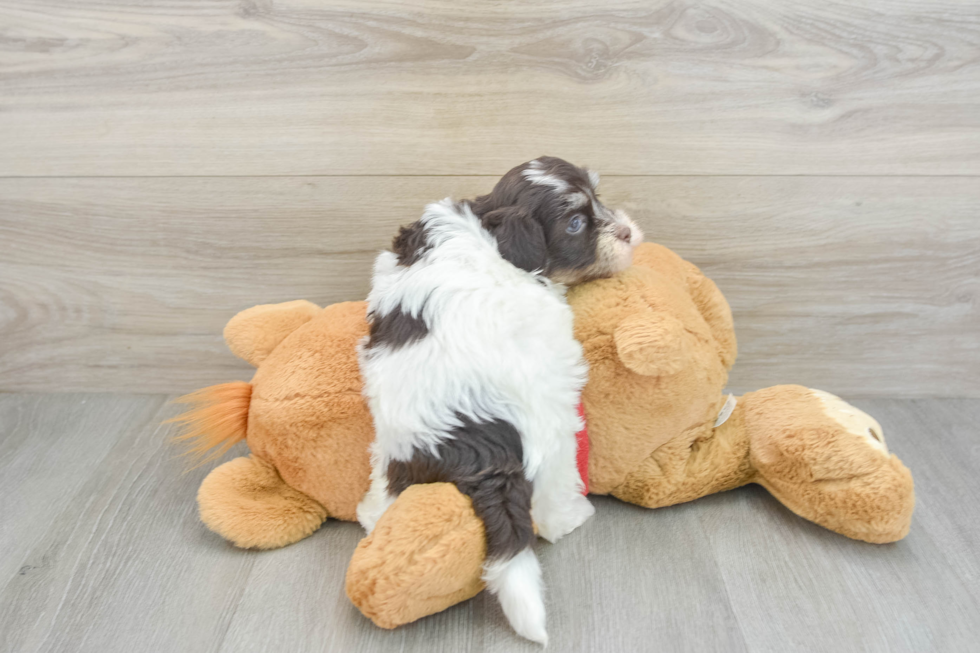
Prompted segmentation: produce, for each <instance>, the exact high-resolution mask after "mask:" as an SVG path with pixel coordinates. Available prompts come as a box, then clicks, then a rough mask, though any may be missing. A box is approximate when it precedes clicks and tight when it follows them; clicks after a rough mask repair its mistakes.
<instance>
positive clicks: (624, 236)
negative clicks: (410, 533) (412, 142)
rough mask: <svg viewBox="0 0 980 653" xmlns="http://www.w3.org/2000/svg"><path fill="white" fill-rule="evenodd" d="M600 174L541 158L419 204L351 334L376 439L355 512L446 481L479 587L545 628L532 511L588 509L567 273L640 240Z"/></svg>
mask: <svg viewBox="0 0 980 653" xmlns="http://www.w3.org/2000/svg"><path fill="white" fill-rule="evenodd" d="M596 181H597V177H595V176H594V175H590V174H589V173H588V172H587V171H586V170H583V169H581V168H577V167H575V166H573V165H571V164H570V163H567V162H565V161H562V160H561V159H555V158H550V157H542V158H540V159H536V160H534V161H531V162H529V163H526V164H523V165H521V166H518V167H517V168H514V169H513V170H511V171H510V172H508V173H507V174H506V175H504V177H503V178H502V179H501V180H500V182H499V183H498V184H497V185H496V187H495V188H494V189H493V191H492V192H491V193H490V194H489V195H485V196H482V197H479V198H477V199H476V200H475V201H473V202H458V203H457V202H452V201H450V200H443V201H442V202H437V203H435V204H430V205H429V206H428V207H426V209H425V212H424V213H423V215H422V218H421V219H420V220H418V221H417V222H415V223H414V224H412V225H411V226H409V227H405V228H403V229H402V230H401V231H400V233H399V234H398V236H397V237H396V238H395V240H394V243H393V245H392V251H386V252H382V253H381V254H380V255H379V256H378V258H377V261H376V263H375V269H374V279H373V286H372V290H371V293H370V295H369V296H368V315H369V321H370V323H371V326H370V335H369V337H368V339H367V340H366V342H365V343H363V344H362V346H361V348H360V363H361V372H362V375H363V377H364V393H365V396H366V397H367V400H368V405H369V406H370V409H371V415H372V417H373V419H374V426H375V432H376V439H375V442H374V445H373V449H372V461H371V463H372V476H371V479H372V482H371V489H370V491H369V492H368V494H367V495H366V496H365V498H364V500H363V501H362V502H361V504H360V506H359V507H358V513H357V514H358V519H359V521H360V522H361V524H362V525H363V526H364V527H365V528H366V529H367V530H368V531H371V530H372V529H373V528H374V524H375V523H376V522H377V520H378V518H379V517H380V516H381V514H382V513H383V512H384V511H385V509H386V508H387V507H388V506H389V505H390V504H391V502H392V501H394V499H395V497H396V496H397V495H398V494H399V493H400V492H402V491H403V490H404V489H405V488H407V487H408V486H409V485H412V484H415V483H432V482H438V481H443V482H450V483H455V484H456V485H457V486H458V487H459V489H460V491H462V492H463V493H465V494H467V495H468V496H469V497H470V498H471V499H472V501H473V508H474V510H475V511H476V513H477V515H478V516H479V517H480V518H481V519H482V520H483V522H484V525H485V527H486V537H487V562H486V565H485V567H484V579H485V580H486V582H487V586H488V588H489V589H490V591H491V592H493V593H494V594H496V595H497V596H498V598H499V600H500V603H501V605H502V606H503V609H504V613H505V614H506V615H507V618H508V620H509V621H510V623H511V625H512V626H513V627H514V629H515V630H516V631H517V632H518V633H520V634H521V635H523V636H525V637H527V638H529V639H532V640H535V641H539V642H542V643H544V642H546V641H547V632H546V629H545V610H544V600H543V588H542V585H541V570H540V567H539V565H538V560H537V558H536V557H535V555H534V552H533V550H532V549H531V545H532V543H533V542H534V530H533V526H532V523H533V524H537V527H538V532H539V533H540V534H541V535H542V536H543V537H545V538H546V539H548V540H551V541H555V540H557V539H558V538H560V537H562V536H563V535H565V534H567V533H569V532H571V531H572V530H574V529H575V528H576V527H578V526H579V525H580V524H582V523H583V522H584V521H585V520H586V519H588V518H589V516H590V515H591V514H592V512H593V510H592V505H591V504H590V503H589V501H588V499H586V498H585V496H584V495H583V494H582V482H581V479H580V478H579V475H578V470H577V467H576V464H575V453H576V442H575V433H576V432H577V431H578V430H579V429H580V428H581V423H580V420H579V417H578V413H577V410H576V407H577V404H578V401H579V395H580V393H581V391H582V387H583V385H584V384H585V377H586V372H587V368H586V363H585V360H584V358H583V356H582V348H581V346H580V345H579V343H578V342H577V341H576V340H575V338H574V336H573V333H572V313H571V310H570V309H569V307H568V305H567V303H566V302H565V296H564V289H565V286H564V285H562V284H566V283H577V282H580V281H584V280H586V279H592V278H596V277H602V276H608V275H611V274H614V273H615V272H618V271H619V270H622V269H623V268H625V267H626V266H627V265H628V264H629V262H630V258H631V253H632V249H633V246H634V245H636V244H637V243H639V241H640V239H641V235H640V233H639V230H638V229H636V227H635V225H633V224H632V222H631V221H630V220H629V218H627V217H626V216H625V214H622V213H616V212H613V211H610V210H609V209H607V208H606V207H605V206H603V205H602V204H601V203H600V202H599V200H598V197H597V196H596V189H595V184H596ZM556 282H557V283H556Z"/></svg>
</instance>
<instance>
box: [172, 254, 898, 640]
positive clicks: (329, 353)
mask: <svg viewBox="0 0 980 653" xmlns="http://www.w3.org/2000/svg"><path fill="white" fill-rule="evenodd" d="M567 296H568V301H569V304H570V305H571V307H572V309H573V311H574V314H575V335H576V337H577V338H578V340H579V341H580V342H581V344H582V347H583V350H584V353H585V357H586V359H587V360H588V363H589V379H588V383H587V384H586V387H585V390H584V391H583V395H582V404H583V407H584V414H585V417H586V426H587V431H588V443H589V454H588V465H587V469H588V478H587V479H586V480H587V483H588V487H589V491H590V492H591V493H593V494H609V495H612V496H615V497H617V498H619V499H621V500H623V501H628V502H630V503H634V504H637V505H640V506H645V507H648V508H656V507H661V506H668V505H672V504H676V503H680V502H684V501H691V500H693V499H696V498H699V497H702V496H705V495H707V494H711V493H715V492H722V491H725V490H730V489H734V488H737V487H739V486H742V485H746V484H749V483H757V484H759V485H762V486H763V487H765V488H766V489H767V490H768V491H769V492H770V493H772V495H773V496H774V497H776V499H778V500H779V501H780V502H781V503H783V505H785V506H786V507H787V508H788V509H790V510H791V511H793V512H794V513H796V514H797V515H799V516H801V517H803V518H805V519H808V520H810V521H812V522H815V523H817V524H819V525H821V526H824V527H826V528H828V529H830V530H833V531H836V532H838V533H840V534H842V535H845V536H847V537H850V538H854V539H858V540H864V541H866V542H872V543H884V542H893V541H896V540H899V539H901V538H902V537H904V536H905V535H906V534H907V533H908V529H909V526H910V523H911V516H912V511H913V507H914V504H915V496H914V490H913V483H912V476H911V473H910V472H909V470H908V469H907V468H906V467H905V466H904V465H903V464H902V462H901V461H900V460H899V459H898V458H897V457H896V456H894V455H892V454H890V453H889V451H888V449H887V447H886V445H885V440H884V434H883V432H882V429H881V427H880V425H879V424H878V423H877V422H876V421H875V420H874V419H873V418H872V417H870V416H869V415H867V414H865V413H863V412H862V411H860V410H858V409H856V408H854V407H852V406H850V405H849V404H847V403H846V402H844V401H843V400H841V399H839V398H837V397H835V396H833V395H831V394H829V393H826V392H823V391H820V390H813V389H810V388H805V387H802V386H797V385H780V386H774V387H770V388H765V389H763V390H757V391H755V392H750V393H748V394H745V395H743V396H741V397H738V398H735V397H734V396H731V395H728V396H726V395H725V394H724V392H723V391H724V388H725V385H726V383H727V378H728V371H729V370H730V369H731V366H732V364H733V363H734V361H735V357H736V342H735V333H734V328H733V323H732V316H731V311H730V309H729V307H728V304H727V302H726V301H725V299H724V297H723V295H722V294H721V292H720V291H719V290H718V288H717V286H715V284H714V283H713V282H712V281H711V280H710V279H708V278H707V277H705V276H704V275H703V274H702V273H701V272H700V270H699V269H698V268H697V267H696V266H694V265H693V264H691V263H689V262H687V261H685V260H683V259H682V258H681V257H680V256H678V255H677V254H675V253H674V252H672V251H671V250H669V249H668V248H666V247H663V246H661V245H657V244H653V243H644V244H641V245H640V246H639V247H638V248H637V249H636V252H635V254H634V261H633V265H632V267H630V268H629V269H627V270H626V271H624V272H622V273H620V274H619V275H617V276H615V277H612V278H609V279H600V280H595V281H591V282H588V283H585V284H582V285H579V286H576V287H573V288H571V289H569V291H568V295H567ZM365 310H366V308H365V304H364V303H363V302H345V303H340V304H334V305H332V306H328V307H327V308H323V309H321V308H319V307H318V306H316V305H315V304H312V303H310V302H306V301H294V302H287V303H284V304H275V305H265V306H256V307H253V308H250V309H247V310H245V311H243V312H241V313H239V314H238V315H236V316H235V317H234V318H232V320H231V321H230V322H229V323H228V325H227V327H226V328H225V332H224V335H225V340H226V341H227V343H228V346H229V347H230V348H231V350H232V352H234V353H235V354H236V355H238V356H239V357H241V358H243V359H244V360H246V361H248V362H249V363H251V364H253V365H255V366H256V368H257V369H256V372H255V375H254V376H253V378H252V381H251V383H244V382H236V383H228V384H222V385H218V386H212V387H210V388H205V389H203V390H199V391H198V392H196V393H192V394H191V395H188V396H187V397H186V398H184V401H187V402H189V403H190V404H192V407H191V409H190V410H189V411H188V412H187V413H185V414H184V415H182V416H179V417H177V418H175V420H176V421H178V422H181V423H182V424H184V426H185V433H184V435H182V436H180V437H181V438H183V439H185V440H188V441H190V442H191V444H192V448H193V450H196V451H199V452H205V451H208V450H211V449H217V450H216V451H215V454H213V455H220V453H222V452H223V451H224V450H226V449H227V448H228V447H230V446H231V445H233V444H234V443H235V442H238V441H240V440H242V439H245V440H247V442H248V446H249V449H250V455H249V456H247V457H240V458H236V459H234V460H231V461H229V462H226V463H224V464H223V465H221V466H219V467H217V468H216V469H214V470H213V471H212V472H211V473H210V474H209V475H208V476H207V477H206V478H205V480H204V481H203V483H202V484H201V487H200V490H199V492H198V504H199V508H200V515H201V519H202V521H203V522H204V523H205V524H206V525H207V526H208V527H209V528H210V529H211V530H213V531H215V532H216V533H218V534H220V535H222V536H223V537H225V538H226V539H228V540H230V541H231V542H232V543H234V544H235V545H237V546H241V547H251V548H260V549H268V548H275V547H280V546H285V545H287V544H290V543H292V542H295V541H297V540H299V539H302V538H303V537H306V536H307V535H309V534H311V533H312V532H314V531H315V530H316V529H317V528H319V526H320V525H321V524H322V523H323V522H324V521H325V520H326V519H327V518H328V517H333V518H335V519H342V520H354V519H355V512H356V507H357V504H358V502H359V501H360V499H361V497H362V496H363V494H364V493H365V492H366V491H367V489H368V485H369V473H370V462H369V454H368V447H369V444H370V442H371V441H372V439H373V431H372V427H371V417H370V413H369V412H368V409H367V406H366V404H365V402H364V399H363V398H362V396H361V380H360V375H359V371H358V362H357V353H356V347H357V343H358V342H359V341H360V340H361V339H362V338H363V337H364V336H365V335H366V334H367V330H368V327H367V322H366V315H365ZM484 552H485V544H484V536H483V525H482V523H481V522H480V520H479V519H478V518H477V517H476V514H475V513H474V512H473V509H472V506H471V505H470V502H469V499H468V498H467V497H466V496H465V495H463V494H461V493H460V492H459V491H458V490H457V489H456V488H455V486H453V485H451V484H445V483H434V484H430V485H417V486H413V487H410V488H408V489H407V490H406V491H405V492H403V493H402V494H401V495H400V496H399V497H398V499H397V500H396V501H395V502H394V504H393V505H392V506H391V507H390V508H389V509H388V510H387V511H386V512H385V514H384V515H383V516H382V517H381V519H380V520H379V521H378V523H377V525H376V526H375V529H374V530H373V531H372V533H371V534H370V535H369V536H367V537H365V538H364V539H363V540H362V541H361V543H360V544H359V545H358V547H357V549H356V551H355V552H354V555H353V557H352V559H351V562H350V565H349V567H348V574H347V581H346V591H347V594H348V596H349V598H350V599H351V601H352V602H353V603H354V604H355V605H356V606H357V607H358V608H359V609H360V610H361V611H362V612H363V613H364V614H365V615H366V616H368V617H369V618H371V619H372V621H374V622H375V623H376V624H377V625H379V626H382V627H385V628H393V627H395V626H398V625H401V624H405V623H409V622H411V621H414V620H416V619H418V618H421V617H423V616H426V615H428V614H433V613H435V612H438V611H440V610H443V609H445V608H447V607H449V606H451V605H453V604H455V603H458V602H460V601H463V600H466V599H468V598H470V597H472V596H474V595H475V594H476V593H478V592H479V591H481V590H482V588H483V583H482V581H481V578H480V576H481V572H482V565H483V556H484Z"/></svg>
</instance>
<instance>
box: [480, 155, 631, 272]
mask: <svg viewBox="0 0 980 653" xmlns="http://www.w3.org/2000/svg"><path fill="white" fill-rule="evenodd" d="M598 184H599V176H598V175H597V174H596V173H594V172H590V171H588V170H585V169H584V168H579V167H577V166H574V165H572V164H571V163H569V162H567V161H564V160H562V159H558V158H555V157H549V156H543V157H540V158H537V159H535V160H533V161H529V162H527V163H523V164H521V165H519V166H517V167H516V168H513V169H512V170H510V171H509V172H508V173H507V174H506V175H504V176H503V177H502V178H501V179H500V181H499V182H497V185H496V186H495V187H494V189H493V191H492V192H491V193H490V194H489V195H483V196H481V197H478V198H476V200H475V201H474V202H473V203H472V209H473V212H474V213H475V214H476V216H477V217H479V218H480V220H481V222H482V223H483V226H484V227H485V228H486V229H487V230H488V231H490V233H491V234H493V236H494V238H496V240H497V246H498V248H499V249H500V254H501V256H503V257H504V258H505V259H506V260H508V261H510V262H511V263H513V264H514V265H516V266H517V267H519V268H522V269H524V270H527V271H529V272H530V271H534V270H542V271H543V272H544V274H545V276H547V277H548V278H550V279H552V280H553V281H557V282H559V283H564V284H568V285H572V284H576V283H581V282H583V281H588V280H589V279H596V278H599V277H608V276H612V275H613V274H616V273H617V272H620V271H621V270H624V269H625V268H626V267H627V266H629V264H630V262H631V260H632V257H633V248H634V247H636V246H637V245H638V244H639V243H640V241H641V240H643V234H642V233H641V232H640V230H639V229H638V228H637V226H636V225H635V224H634V223H633V221H632V220H631V219H630V218H629V216H627V215H626V214H625V213H624V212H622V211H612V210H610V209H609V208H607V207H606V206H605V205H603V204H602V202H600V201H599V197H598V195H597V193H596V186H598Z"/></svg>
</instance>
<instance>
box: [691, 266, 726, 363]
mask: <svg viewBox="0 0 980 653" xmlns="http://www.w3.org/2000/svg"><path fill="white" fill-rule="evenodd" d="M688 266H689V267H688V272H687V287H688V289H689V290H690V293H691V299H693V300H694V303H695V305H697V307H698V310H699V311H700V312H701V317H703V318H704V321H705V322H707V324H708V328H709V329H710V330H711V335H712V336H713V337H714V339H715V342H717V343H718V353H719V355H720V356H721V360H722V363H723V364H724V365H725V367H726V368H728V369H731V367H732V365H733V364H734V363H735V357H736V355H737V354H738V347H737V345H736V343H735V325H734V322H733V321H732V309H731V308H730V307H729V306H728V302H727V301H726V300H725V296H724V295H722V294H721V291H720V290H718V286H716V285H715V282H714V281H712V280H711V279H709V278H708V277H706V276H704V274H702V273H701V270H699V269H698V268H697V266H695V265H694V264H692V263H688Z"/></svg>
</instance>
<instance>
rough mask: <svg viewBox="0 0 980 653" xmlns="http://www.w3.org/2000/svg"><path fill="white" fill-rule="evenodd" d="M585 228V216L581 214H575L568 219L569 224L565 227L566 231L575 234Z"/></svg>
mask: <svg viewBox="0 0 980 653" xmlns="http://www.w3.org/2000/svg"><path fill="white" fill-rule="evenodd" d="M583 229H585V217H584V216H581V215H576V216H574V217H573V218H572V219H571V220H569V221H568V226H567V227H565V231H567V232H568V233H570V234H572V235H573V236H574V235H576V234H580V233H582V230H583Z"/></svg>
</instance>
